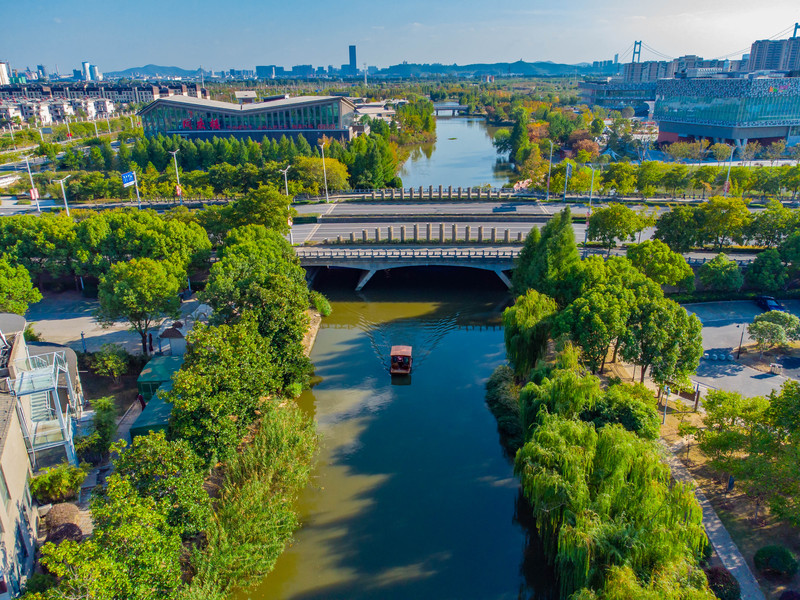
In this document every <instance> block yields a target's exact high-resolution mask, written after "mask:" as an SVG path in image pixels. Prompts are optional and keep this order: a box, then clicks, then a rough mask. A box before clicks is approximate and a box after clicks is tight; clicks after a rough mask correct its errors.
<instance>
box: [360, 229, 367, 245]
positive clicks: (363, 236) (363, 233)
mask: <svg viewBox="0 0 800 600" xmlns="http://www.w3.org/2000/svg"><path fill="white" fill-rule="evenodd" d="M367 239H368V238H367V230H366V229H362V230H361V241H362V242H364V243H366V242H367Z"/></svg>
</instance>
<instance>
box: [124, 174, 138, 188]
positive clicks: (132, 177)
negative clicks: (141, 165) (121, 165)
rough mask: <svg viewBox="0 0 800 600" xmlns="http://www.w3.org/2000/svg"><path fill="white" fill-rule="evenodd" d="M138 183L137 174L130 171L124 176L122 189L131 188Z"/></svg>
mask: <svg viewBox="0 0 800 600" xmlns="http://www.w3.org/2000/svg"><path fill="white" fill-rule="evenodd" d="M135 182H136V174H135V173H134V172H133V171H128V172H127V173H123V174H122V187H124V188H126V187H130V186H132V185H133V184H134V183H135Z"/></svg>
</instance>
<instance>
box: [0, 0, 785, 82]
mask: <svg viewBox="0 0 800 600" xmlns="http://www.w3.org/2000/svg"><path fill="white" fill-rule="evenodd" d="M2 5H5V6H3V9H2V11H0V32H2V33H1V34H0V61H8V62H10V63H11V66H12V68H17V69H24V68H25V67H28V66H30V67H32V68H33V69H35V68H36V65H37V64H44V65H45V66H46V67H47V68H48V70H50V71H53V70H54V69H55V67H56V65H57V66H58V70H59V72H61V73H70V72H71V70H72V69H74V68H80V63H81V61H84V60H85V61H89V62H91V63H92V64H96V65H97V66H98V67H99V69H100V71H103V72H105V71H116V70H121V69H126V68H129V67H138V66H142V65H146V64H150V63H152V64H157V65H166V66H178V67H182V68H186V69H195V68H197V67H199V66H202V67H203V68H205V69H212V70H222V69H224V70H227V69H231V68H235V69H252V68H254V67H255V66H256V65H269V64H275V65H279V66H286V67H290V66H292V65H296V64H312V65H314V66H327V65H334V66H336V67H339V66H341V65H342V64H343V63H346V62H348V48H347V47H348V46H349V45H350V44H355V45H356V46H357V52H358V58H357V60H358V65H359V67H361V65H362V64H363V63H368V64H369V65H377V66H379V67H386V66H389V65H392V64H397V63H401V62H403V61H408V62H410V63H415V62H419V63H422V62H426V63H434V62H440V63H445V64H452V63H458V64H469V63H477V62H513V61H516V60H520V59H521V60H524V61H528V62H534V61H552V62H559V63H569V64H574V63H579V62H591V61H594V60H607V59H613V58H614V54H616V53H619V54H620V60H621V61H622V62H630V48H631V47H632V45H633V42H634V40H642V41H643V42H644V45H645V47H644V48H643V51H642V60H659V59H662V58H663V57H664V56H667V57H677V56H680V55H684V54H697V55H700V56H702V57H704V58H707V59H711V58H718V57H721V56H723V55H729V54H733V56H732V58H740V55H741V53H742V51H749V47H750V44H751V43H752V42H753V41H754V40H756V39H765V38H770V37H773V36H774V35H775V34H778V33H779V32H781V31H784V30H786V29H789V28H790V27H792V26H793V25H794V23H795V22H796V21H800V3H799V2H798V0H769V2H753V1H752V0H669V1H664V0H661V1H658V2H654V1H653V0H606V1H605V2H598V1H597V0H561V1H553V0H549V1H547V2H544V1H541V0H528V1H527V2H521V1H517V0H506V1H505V2H497V3H493V2H488V1H487V0H481V1H478V0H392V1H391V2H385V1H382V0H351V1H349V2H341V1H340V2H332V1H330V0H280V1H279V0H117V1H109V0H102V1H101V0H21V1H20V0H17V1H12V0H0V6H2ZM791 33H792V32H791V30H790V31H789V32H788V33H787V34H784V35H782V36H780V37H782V38H786V37H789V36H790V35H791ZM648 48H650V49H652V50H653V51H655V53H654V52H651V51H650V50H649V49H648ZM662 55H663V56H662Z"/></svg>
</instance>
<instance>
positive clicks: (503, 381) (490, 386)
mask: <svg viewBox="0 0 800 600" xmlns="http://www.w3.org/2000/svg"><path fill="white" fill-rule="evenodd" d="M517 396H518V391H517V389H516V385H515V383H514V371H513V370H512V369H511V367H509V366H508V365H500V366H499V367H497V368H496V369H495V370H494V373H492V375H491V377H489V381H487V382H486V404H487V405H488V406H489V410H490V411H491V413H492V414H493V415H494V418H495V419H497V431H498V432H499V434H500V443H501V444H502V445H503V449H504V450H505V451H506V452H507V453H508V454H509V455H510V456H513V455H514V453H516V451H517V450H518V449H519V448H520V447H521V446H522V444H523V443H524V442H525V436H524V432H523V430H522V419H521V417H520V411H519V402H518V400H517Z"/></svg>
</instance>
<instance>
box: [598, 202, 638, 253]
mask: <svg viewBox="0 0 800 600" xmlns="http://www.w3.org/2000/svg"><path fill="white" fill-rule="evenodd" d="M642 229H644V223H643V220H642V218H641V216H640V215H639V214H638V213H637V212H636V211H634V210H631V209H630V208H628V207H627V206H625V205H624V204H620V203H616V202H615V203H611V204H609V205H608V207H606V208H598V209H597V210H595V211H594V212H593V213H592V216H591V217H589V229H588V238H589V239H590V240H600V242H601V243H602V245H603V247H604V248H606V249H607V250H608V253H607V255H610V254H611V249H612V248H614V247H615V246H616V244H617V240H619V241H620V242H622V241H625V240H630V241H633V240H634V239H635V236H636V233H637V232H639V231H641V230H642Z"/></svg>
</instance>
